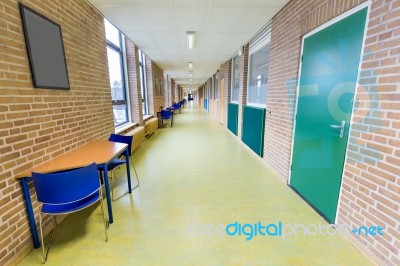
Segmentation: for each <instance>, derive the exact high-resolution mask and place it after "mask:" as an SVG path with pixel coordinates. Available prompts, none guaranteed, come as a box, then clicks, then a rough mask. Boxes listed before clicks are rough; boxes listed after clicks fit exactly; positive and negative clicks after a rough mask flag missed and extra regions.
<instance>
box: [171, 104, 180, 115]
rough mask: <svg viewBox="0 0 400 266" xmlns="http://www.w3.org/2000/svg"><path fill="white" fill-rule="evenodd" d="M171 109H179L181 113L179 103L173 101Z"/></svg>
mask: <svg viewBox="0 0 400 266" xmlns="http://www.w3.org/2000/svg"><path fill="white" fill-rule="evenodd" d="M172 109H173V111H175V110H179V113H181V105H180V103H174V104H173V105H172Z"/></svg>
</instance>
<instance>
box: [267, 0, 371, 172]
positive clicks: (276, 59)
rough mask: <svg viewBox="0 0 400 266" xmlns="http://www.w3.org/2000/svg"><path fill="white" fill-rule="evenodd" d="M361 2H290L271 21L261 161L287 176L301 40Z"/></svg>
mask: <svg viewBox="0 0 400 266" xmlns="http://www.w3.org/2000/svg"><path fill="white" fill-rule="evenodd" d="M362 2H365V1H364V0H357V1H353V0H336V1H328V0H318V1H312V4H310V1H307V0H293V1H291V2H289V4H288V5H287V6H286V7H285V8H284V9H282V10H281V11H280V12H279V13H278V14H277V15H276V16H275V17H274V19H273V21H272V33H271V54H270V67H269V75H268V79H269V80H268V93H267V94H268V95H267V108H266V109H267V112H266V113H267V115H266V118H265V138H264V160H265V162H266V163H268V164H269V165H271V166H272V167H273V168H274V169H275V170H276V171H278V173H279V174H280V175H282V176H283V177H284V178H285V179H287V178H288V175H289V167H290V166H289V164H290V154H291V153H290V151H291V142H292V132H293V114H294V108H295V102H296V88H297V78H298V70H299V56H300V52H301V40H302V36H303V35H304V34H306V33H308V32H310V31H311V30H313V29H315V28H317V27H318V26H320V25H322V24H323V23H325V22H327V21H329V20H331V19H333V18H335V17H337V16H338V15H340V14H342V13H344V12H345V11H346V10H348V9H350V8H352V7H355V6H356V5H358V4H359V3H362Z"/></svg>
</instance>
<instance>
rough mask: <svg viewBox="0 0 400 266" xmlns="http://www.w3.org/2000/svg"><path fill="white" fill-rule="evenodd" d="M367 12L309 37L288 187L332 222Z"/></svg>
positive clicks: (304, 49) (363, 10)
mask: <svg viewBox="0 0 400 266" xmlns="http://www.w3.org/2000/svg"><path fill="white" fill-rule="evenodd" d="M366 15H367V8H364V9H362V10H360V11H358V12H356V13H354V14H352V15H350V16H348V17H346V18H344V19H342V20H340V21H338V22H336V23H334V24H332V25H331V26H328V27H326V28H324V29H323V30H321V31H318V32H317V33H315V34H313V35H310V36H309V37H306V38H305V39H304V42H303V56H302V63H301V73H300V80H299V94H298V100H297V113H296V118H295V119H296V124H295V133H294V134H295V136H294V144H293V155H292V166H291V175H290V181H289V183H290V186H291V187H293V188H294V189H295V190H296V191H297V192H298V193H299V194H300V195H301V196H302V197H303V198H305V199H306V200H307V201H308V202H309V203H310V204H311V205H312V206H313V207H314V208H315V209H317V210H318V211H319V212H320V213H321V214H322V215H323V216H325V218H327V220H328V221H330V222H333V221H334V220H335V217H336V208H337V204H338V198H339V190H340V184H341V179H342V171H343V164H344V158H345V153H346V145H347V139H348V131H349V121H350V117H351V112H352V107H353V98H354V90H355V87H356V82H357V76H358V68H359V62H360V54H361V47H362V42H363V37H364V27H365V20H366Z"/></svg>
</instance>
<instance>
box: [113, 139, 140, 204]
mask: <svg viewBox="0 0 400 266" xmlns="http://www.w3.org/2000/svg"><path fill="white" fill-rule="evenodd" d="M108 140H109V141H113V142H119V143H124V144H128V153H129V155H130V158H131V163H132V165H133V170H134V171H135V176H136V180H137V185H136V186H135V187H134V188H132V190H133V189H135V188H138V187H139V178H138V175H137V172H136V168H135V165H134V164H133V160H132V142H133V136H124V135H118V134H111V135H110V137H109V138H108ZM125 163H126V158H125V156H124V155H121V156H120V157H119V158H114V159H112V160H111V162H110V163H108V164H107V168H108V171H111V174H112V177H113V178H114V179H113V180H112V181H111V184H113V183H115V182H116V179H117V176H116V175H115V172H114V169H115V168H117V167H118V166H120V165H122V164H125ZM127 193H128V191H126V192H125V193H124V194H122V195H121V196H118V197H117V198H114V186H113V187H112V189H111V195H112V200H113V201H116V200H118V199H120V198H121V197H122V196H124V195H126V194H127Z"/></svg>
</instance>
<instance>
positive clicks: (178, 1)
mask: <svg viewBox="0 0 400 266" xmlns="http://www.w3.org/2000/svg"><path fill="white" fill-rule="evenodd" d="M171 2H172V5H174V6H178V5H180V6H209V4H210V0H171Z"/></svg>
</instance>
